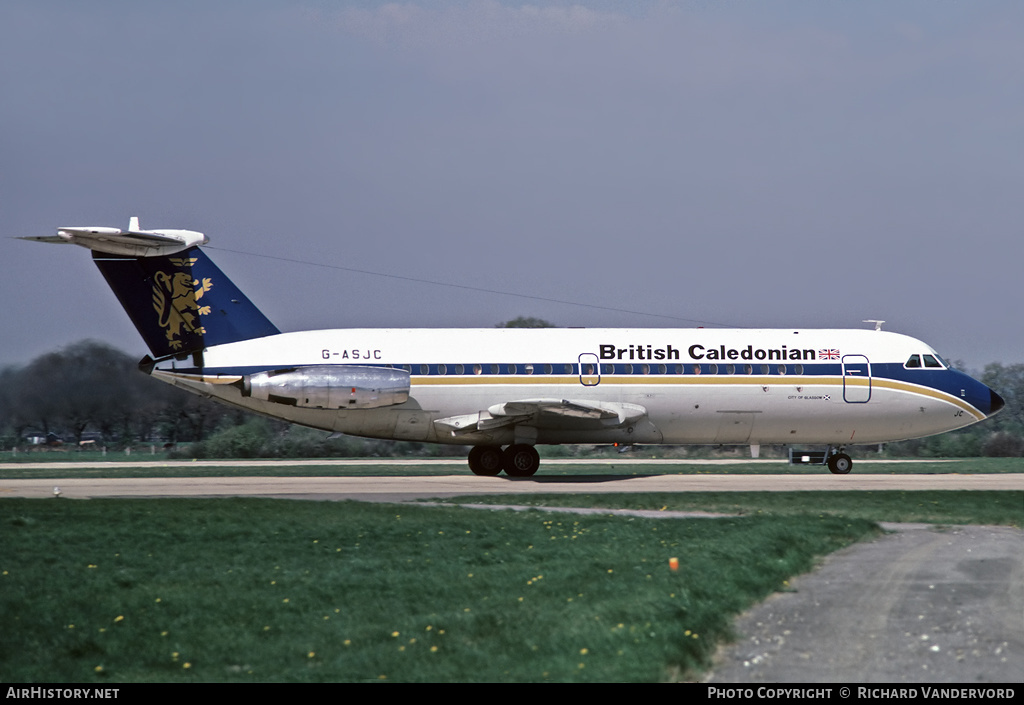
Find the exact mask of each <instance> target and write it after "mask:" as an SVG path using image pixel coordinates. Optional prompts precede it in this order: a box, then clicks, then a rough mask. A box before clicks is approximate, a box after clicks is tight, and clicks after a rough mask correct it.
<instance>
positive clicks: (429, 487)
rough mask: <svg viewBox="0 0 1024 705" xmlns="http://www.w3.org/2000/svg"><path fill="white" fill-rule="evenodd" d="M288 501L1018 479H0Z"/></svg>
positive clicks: (73, 492) (1016, 479)
mask: <svg viewBox="0 0 1024 705" xmlns="http://www.w3.org/2000/svg"><path fill="white" fill-rule="evenodd" d="M55 487H58V488H60V492H61V494H62V496H64V497H69V498H76V499H85V498H89V497H292V498H295V499H325V500H327V499H359V500H364V501H378V502H393V501H406V500H412V499H427V498H445V497H458V496H465V495H482V494H510V495H522V494H538V493H545V494H547V493H552V494H579V493H590V494H595V493H615V492H733V491H735V492H781V491H799V490H834V491H842V490H1024V474H1016V473H1002V474H993V475H956V474H949V475H912V474H906V475H855V474H850V475H829V474H826V475H645V476H629V477H623V476H615V475H577V476H557V477H556V476H551V477H545V476H538V477H531V478H507V477H503V476H502V477H477V476H475V475H470V474H468V472H467V473H466V474H463V475H438V476H422V477H411V476H410V477H406V476H403V477H178V478H158V477H152V478H82V477H64V478H50V479H11V480H0V497H49V496H52V495H53V494H54V488H55Z"/></svg>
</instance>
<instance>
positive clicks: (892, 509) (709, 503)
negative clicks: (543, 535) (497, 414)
mask: <svg viewBox="0 0 1024 705" xmlns="http://www.w3.org/2000/svg"><path fill="white" fill-rule="evenodd" d="M451 501H455V502H464V503H474V504H516V505H528V506H537V507H607V508H609V509H648V510H650V509H653V510H673V511H704V512H715V513H722V514H737V515H741V516H763V515H772V516H795V515H804V514H808V513H810V514H818V515H833V516H844V517H851V518H853V517H855V518H858V519H866V520H869V521H890V522H924V523H936V524H985V525H1004V526H1016V527H1020V526H1022V525H1024V492H1022V491H1017V490H1002V491H987V490H986V491H979V490H915V491H904V490H882V491H856V490H848V491H843V492H819V491H800V492H664V493H662V492H652V493H636V494H633V493H622V494H573V495H565V494H550V495H545V494H531V495H517V496H515V497H508V496H506V495H484V496H478V497H462V498H459V499H456V500H451Z"/></svg>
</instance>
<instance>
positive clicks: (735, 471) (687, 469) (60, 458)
mask: <svg viewBox="0 0 1024 705" xmlns="http://www.w3.org/2000/svg"><path fill="white" fill-rule="evenodd" d="M635 457H636V456H635V455H628V456H625V457H623V458H622V460H623V461H624V462H617V463H616V462H613V463H610V464H598V463H593V464H591V463H581V464H571V465H562V464H558V463H557V462H547V463H542V465H541V469H540V471H539V473H538V475H539V476H545V477H573V476H580V475H595V476H624V477H633V476H642V475H699V474H715V475H743V474H772V475H776V474H790V475H799V474H806V475H827V474H828V470H827V469H826V468H824V467H822V466H820V465H819V466H806V465H789V464H788V463H786V462H785V461H781V460H778V461H769V462H765V461H761V462H756V463H755V462H740V463H736V464H710V463H700V462H689V463H670V464H661V463H658V464H644V463H631V462H629V460H631V459H633V458H635ZM9 459H10V458H9V457H7V458H4V460H9ZM89 460H92V461H95V460H97V458H83V457H81V456H79V455H78V454H56V453H51V454H46V456H45V457H40V456H33V458H32V460H31V461H28V460H26V461H25V462H14V463H12V462H2V463H0V479H15V478H19V479H20V478H60V477H311V476H317V477H334V476H351V477H355V476H363V477H366V476H376V475H381V476H400V475H420V476H421V475H462V474H465V475H468V474H470V472H469V468H468V467H467V466H466V463H465V460H464V459H462V458H453V459H451V460H450V461H446V462H443V463H440V464H438V463H435V462H432V460H428V461H427V463H428V464H412V465H398V464H395V463H394V462H391V461H389V459H387V458H382V459H380V460H378V461H376V462H371V463H369V464H360V465H327V464H319V463H317V462H316V461H315V460H313V461H309V462H308V463H307V464H302V465H292V464H288V462H289V461H280V462H275V461H264V462H261V463H258V464H245V463H244V462H242V463H241V464H240V465H237V466H218V465H213V464H211V463H213V462H217V461H203V460H197V461H192V462H189V461H166V460H163V459H162V458H160V457H159V456H155V457H154V456H149V455H139V454H135V455H133V456H131V458H130V459H125V458H123V457H121V458H115V459H113V460H110V461H107V462H111V463H116V465H115V466H114V467H92V466H90V465H88V461H89ZM358 460H359V461H360V462H361V463H362V462H365V461H367V460H368V459H366V458H360V459H358ZM613 460H614V459H613ZM858 460H860V459H859V458H855V459H854V470H853V472H854V473H855V474H858V475H860V474H887V475H888V474H909V473H913V474H921V473H937V474H949V473H960V474H974V473H1019V472H1024V459H1021V458H968V459H956V460H945V461H935V460H915V461H913V462H906V461H904V462H891V461H876V462H858ZM864 460H865V461H867V460H870V458H865V459H864ZM42 462H61V463H64V462H70V463H74V462H81V463H82V465H81V467H75V468H73V469H47V468H39V467H37V465H39V464H40V463H42ZM142 462H156V463H158V464H157V465H156V466H154V467H139V463H142Z"/></svg>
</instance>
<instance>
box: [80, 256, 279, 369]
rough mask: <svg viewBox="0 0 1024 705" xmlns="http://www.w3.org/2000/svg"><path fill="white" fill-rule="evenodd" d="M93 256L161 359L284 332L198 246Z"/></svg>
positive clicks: (147, 343) (141, 332)
mask: <svg viewBox="0 0 1024 705" xmlns="http://www.w3.org/2000/svg"><path fill="white" fill-rule="evenodd" d="M92 256H93V260H94V261H95V262H96V266H97V267H99V270H100V272H101V273H102V274H103V277H104V278H105V279H106V280H107V283H108V284H109V285H110V288H111V289H113V290H114V294H116V295H117V298H118V300H119V301H120V302H121V305H122V306H123V307H124V309H125V311H126V312H127V313H128V316H129V317H130V318H131V319H132V323H134V324H135V327H136V328H137V329H138V331H139V333H140V334H141V335H142V337H143V339H144V340H145V341H146V345H148V346H149V350H150V352H151V353H152V355H153V357H155V358H161V357H166V356H169V355H186V354H189V353H194V352H198V351H202V349H203V348H205V347H208V346H211V345H221V344H223V343H233V342H237V341H240V340H251V339H253V338H261V337H263V336H266V335H274V334H276V333H280V331H279V330H278V329H277V327H276V326H274V324H273V323H271V322H270V320H268V319H267V317H266V316H264V315H263V314H262V313H261V312H260V310H259V309H258V308H256V306H255V305H254V304H253V303H252V302H251V301H250V300H249V299H248V298H246V296H245V294H243V293H242V292H241V291H240V290H239V289H238V287H237V286H235V285H234V284H233V283H232V282H231V280H230V279H228V278H227V277H226V276H224V273H223V272H221V271H220V269H219V268H218V267H217V265H215V264H214V263H213V262H212V261H211V260H210V258H209V257H207V256H206V254H205V253H204V252H203V251H202V250H200V249H199V248H198V247H189V248H188V249H186V250H183V251H181V252H176V253H174V254H172V255H160V256H156V257H129V256H122V255H113V254H107V253H104V252H100V251H97V250H93V253H92Z"/></svg>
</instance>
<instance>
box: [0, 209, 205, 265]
mask: <svg viewBox="0 0 1024 705" xmlns="http://www.w3.org/2000/svg"><path fill="white" fill-rule="evenodd" d="M18 239H19V240H29V241H30V242H48V243H53V244H57V245H64V244H68V245H78V246H80V247H85V248H87V249H90V250H93V251H95V252H103V253H105V254H111V255H125V256H129V257H156V256H160V255H172V254H175V253H176V252H181V251H183V250H186V249H188V248H189V247H194V246H195V245H205V244H206V243H207V242H208V241H209V239H208V238H207V237H206V236H205V235H203V234H202V233H199V232H196V231H194V230H140V229H139V219H138V218H137V217H135V216H133V217H132V219H131V225H130V227H129V228H128V230H122V229H120V228H106V227H87V228H85V227H73V228H71V227H64V228H58V229H57V234H56V235H41V236H34V237H21V238H18Z"/></svg>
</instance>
